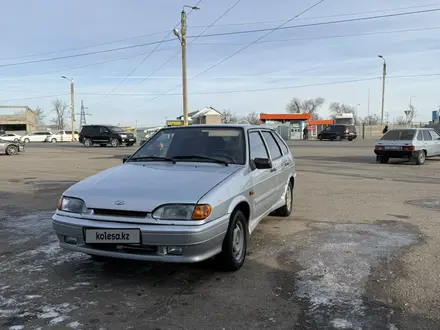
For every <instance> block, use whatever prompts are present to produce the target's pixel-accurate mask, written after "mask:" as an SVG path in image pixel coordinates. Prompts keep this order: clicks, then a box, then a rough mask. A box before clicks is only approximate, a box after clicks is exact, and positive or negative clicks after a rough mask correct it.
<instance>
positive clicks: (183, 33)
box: [173, 5, 200, 126]
mask: <svg viewBox="0 0 440 330" xmlns="http://www.w3.org/2000/svg"><path fill="white" fill-rule="evenodd" d="M185 8H190V9H192V10H199V9H200V8H199V7H195V6H188V5H184V6H183V8H182V12H181V13H180V32H179V30H178V29H173V33H174V35H175V36H176V37H177V38H178V39H179V41H180V45H181V47H182V98H183V125H184V126H187V125H188V89H187V79H186V18H187V15H186V12H185Z"/></svg>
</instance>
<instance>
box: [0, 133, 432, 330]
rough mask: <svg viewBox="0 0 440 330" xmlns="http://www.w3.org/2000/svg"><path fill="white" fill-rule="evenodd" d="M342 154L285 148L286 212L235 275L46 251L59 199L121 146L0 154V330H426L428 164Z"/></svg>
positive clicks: (272, 220) (301, 145) (113, 159)
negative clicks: (293, 170)
mask: <svg viewBox="0 0 440 330" xmlns="http://www.w3.org/2000/svg"><path fill="white" fill-rule="evenodd" d="M353 142H354V143H348V142H347V141H341V142H325V141H322V142H319V141H296V142H292V143H290V147H291V150H292V152H293V153H294V156H295V157H296V160H297V170H298V178H297V184H296V188H295V210H294V212H293V214H292V216H291V217H290V218H287V219H282V218H276V217H268V218H267V219H265V220H264V221H263V222H262V223H260V225H259V227H258V228H257V230H256V232H255V233H254V234H253V235H252V237H251V239H250V246H249V249H248V255H247V258H246V263H245V265H244V267H243V268H242V269H241V270H240V271H238V272H235V273H224V272H221V271H220V270H219V269H218V267H217V265H216V264H215V262H214V261H207V262H204V263H202V264H196V265H174V264H173V265H169V264H154V263H145V262H144V263H141V262H129V261H122V260H114V261H112V262H95V261H92V260H91V259H90V258H89V257H88V256H86V255H82V254H77V253H71V252H66V251H63V250H61V249H60V248H59V246H58V243H57V240H56V237H55V236H54V233H53V231H52V227H51V216H52V214H53V210H54V208H55V204H56V202H57V200H58V198H59V196H60V194H61V193H62V192H63V191H64V190H65V189H66V188H67V187H69V186H70V185H71V184H74V183H75V182H77V181H79V180H81V179H82V178H85V177H87V176H88V175H91V174H93V173H96V172H98V171H100V170H103V169H105V168H108V167H111V166H114V165H116V164H118V163H119V162H120V159H121V158H122V156H123V155H126V154H130V153H131V152H133V151H134V150H135V149H134V148H125V147H121V148H117V149H114V148H100V147H97V148H91V149H84V148H82V147H81V146H79V145H67V144H66V145H53V144H34V145H29V146H28V148H27V150H26V152H24V153H23V154H20V155H18V156H15V157H6V156H0V162H1V163H2V171H0V329H15V330H18V329H208V328H209V329H266V328H267V329H356V330H357V329H363V330H364V329H387V330H395V329H399V330H400V329H408V330H410V329H411V330H412V329H439V328H440V314H439V312H438V307H439V306H440V300H439V298H438V297H440V286H439V277H438V274H439V273H440V272H439V270H440V260H439V259H438V257H437V256H438V255H439V252H440V230H439V229H438V221H437V219H438V212H439V210H440V199H437V198H436V196H439V192H440V188H438V185H437V183H438V178H437V173H438V171H439V169H440V161H439V160H436V159H432V160H428V161H427V163H426V164H425V165H424V166H414V165H409V164H407V163H404V162H393V163H391V164H375V161H374V155H373V153H372V144H373V143H374V141H353Z"/></svg>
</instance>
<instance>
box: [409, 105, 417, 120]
mask: <svg viewBox="0 0 440 330" xmlns="http://www.w3.org/2000/svg"><path fill="white" fill-rule="evenodd" d="M416 117H417V109H416V107H415V106H414V105H412V104H410V105H408V114H407V115H406V123H407V124H408V125H411V124H412V123H413V122H414V119H416Z"/></svg>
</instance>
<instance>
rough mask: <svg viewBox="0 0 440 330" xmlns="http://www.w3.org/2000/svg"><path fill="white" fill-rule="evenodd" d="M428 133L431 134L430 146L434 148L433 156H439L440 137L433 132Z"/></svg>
mask: <svg viewBox="0 0 440 330" xmlns="http://www.w3.org/2000/svg"><path fill="white" fill-rule="evenodd" d="M429 133H430V134H431V137H432V144H433V148H434V154H433V156H434V155H435V156H440V135H439V134H438V133H437V132H436V131H434V130H430V131H429Z"/></svg>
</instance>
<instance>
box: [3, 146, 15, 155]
mask: <svg viewBox="0 0 440 330" xmlns="http://www.w3.org/2000/svg"><path fill="white" fill-rule="evenodd" d="M5 151H6V154H7V155H9V156H12V155H16V154H18V147H17V146H14V145H10V146H8V147H6V150H5Z"/></svg>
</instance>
